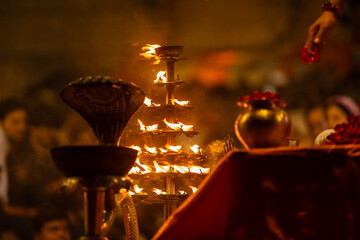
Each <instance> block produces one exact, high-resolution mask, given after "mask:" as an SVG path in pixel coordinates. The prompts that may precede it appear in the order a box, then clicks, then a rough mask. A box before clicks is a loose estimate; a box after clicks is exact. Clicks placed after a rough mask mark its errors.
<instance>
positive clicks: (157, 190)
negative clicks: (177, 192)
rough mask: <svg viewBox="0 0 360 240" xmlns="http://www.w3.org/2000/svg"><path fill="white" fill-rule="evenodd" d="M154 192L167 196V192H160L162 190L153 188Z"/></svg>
mask: <svg viewBox="0 0 360 240" xmlns="http://www.w3.org/2000/svg"><path fill="white" fill-rule="evenodd" d="M152 190H153V192H155V193H156V194H157V195H160V194H166V192H164V191H162V190H160V189H157V188H153V189H152Z"/></svg>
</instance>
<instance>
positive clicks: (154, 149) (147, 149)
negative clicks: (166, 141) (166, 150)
mask: <svg viewBox="0 0 360 240" xmlns="http://www.w3.org/2000/svg"><path fill="white" fill-rule="evenodd" d="M144 148H145V149H146V151H148V152H150V153H154V154H155V153H157V151H156V147H148V146H146V145H144Z"/></svg>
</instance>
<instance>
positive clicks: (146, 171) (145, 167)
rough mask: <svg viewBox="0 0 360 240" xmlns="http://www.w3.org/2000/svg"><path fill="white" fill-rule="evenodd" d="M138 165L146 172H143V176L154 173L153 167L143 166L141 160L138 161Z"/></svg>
mask: <svg viewBox="0 0 360 240" xmlns="http://www.w3.org/2000/svg"><path fill="white" fill-rule="evenodd" d="M136 163H137V164H138V165H139V166H140V167H142V168H143V169H144V170H145V171H141V173H142V174H145V173H151V172H152V169H151V167H149V166H148V165H144V164H141V163H140V159H139V158H137V159H136Z"/></svg>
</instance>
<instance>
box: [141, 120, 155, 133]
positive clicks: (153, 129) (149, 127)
mask: <svg viewBox="0 0 360 240" xmlns="http://www.w3.org/2000/svg"><path fill="white" fill-rule="evenodd" d="M138 123H139V125H140V130H141V131H149V132H150V131H156V130H157V129H158V127H159V124H154V125H150V126H145V125H144V124H143V123H142V121H141V120H140V119H138Z"/></svg>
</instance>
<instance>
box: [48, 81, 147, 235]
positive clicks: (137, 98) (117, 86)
mask: <svg viewBox="0 0 360 240" xmlns="http://www.w3.org/2000/svg"><path fill="white" fill-rule="evenodd" d="M61 97H62V98H63V100H64V101H65V102H66V103H67V104H68V105H69V106H70V107H72V108H73V109H74V110H76V111H77V112H78V113H79V114H80V115H81V116H83V117H84V118H85V120H86V121H87V122H88V123H89V125H90V126H91V127H92V129H93V130H94V132H95V134H96V136H97V138H98V140H99V142H100V145H99V146H64V147H59V148H54V149H52V151H51V154H52V157H53V160H54V162H55V164H56V165H57V167H58V168H59V169H60V170H61V171H62V172H63V173H64V174H65V176H66V177H68V182H70V183H71V182H72V183H75V184H77V185H78V186H79V187H80V188H81V189H82V191H83V193H84V215H85V236H83V237H81V238H80V239H81V240H106V239H107V238H106V237H105V236H104V234H105V232H106V230H107V229H109V227H110V226H111V223H112V221H113V220H114V218H115V211H116V209H117V207H118V206H121V207H122V209H123V210H124V220H125V221H124V222H125V230H126V234H127V239H139V229H138V225H137V216H136V211H135V207H134V204H133V201H132V198H131V195H130V194H129V193H128V192H127V191H126V190H124V189H126V188H128V185H129V182H128V181H126V180H124V178H122V177H123V176H124V175H126V174H127V173H128V171H129V170H130V168H131V167H132V165H133V164H134V162H135V159H136V156H137V151H136V150H134V149H131V148H127V147H123V146H120V144H119V140H120V136H121V133H122V132H123V130H124V128H125V126H126V124H127V122H128V121H129V119H130V118H131V116H132V115H133V114H134V112H135V111H136V110H137V109H138V108H139V107H140V106H141V105H142V104H143V101H144V97H145V95H144V93H143V92H142V90H141V89H140V88H139V87H137V86H136V85H134V84H132V83H128V82H124V81H122V80H119V79H113V78H109V77H87V78H80V79H78V80H76V81H74V82H72V83H70V84H69V85H68V86H66V87H65V88H64V89H63V91H62V92H61ZM121 189H122V190H121ZM118 193H119V194H118ZM117 205H118V206H117Z"/></svg>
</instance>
